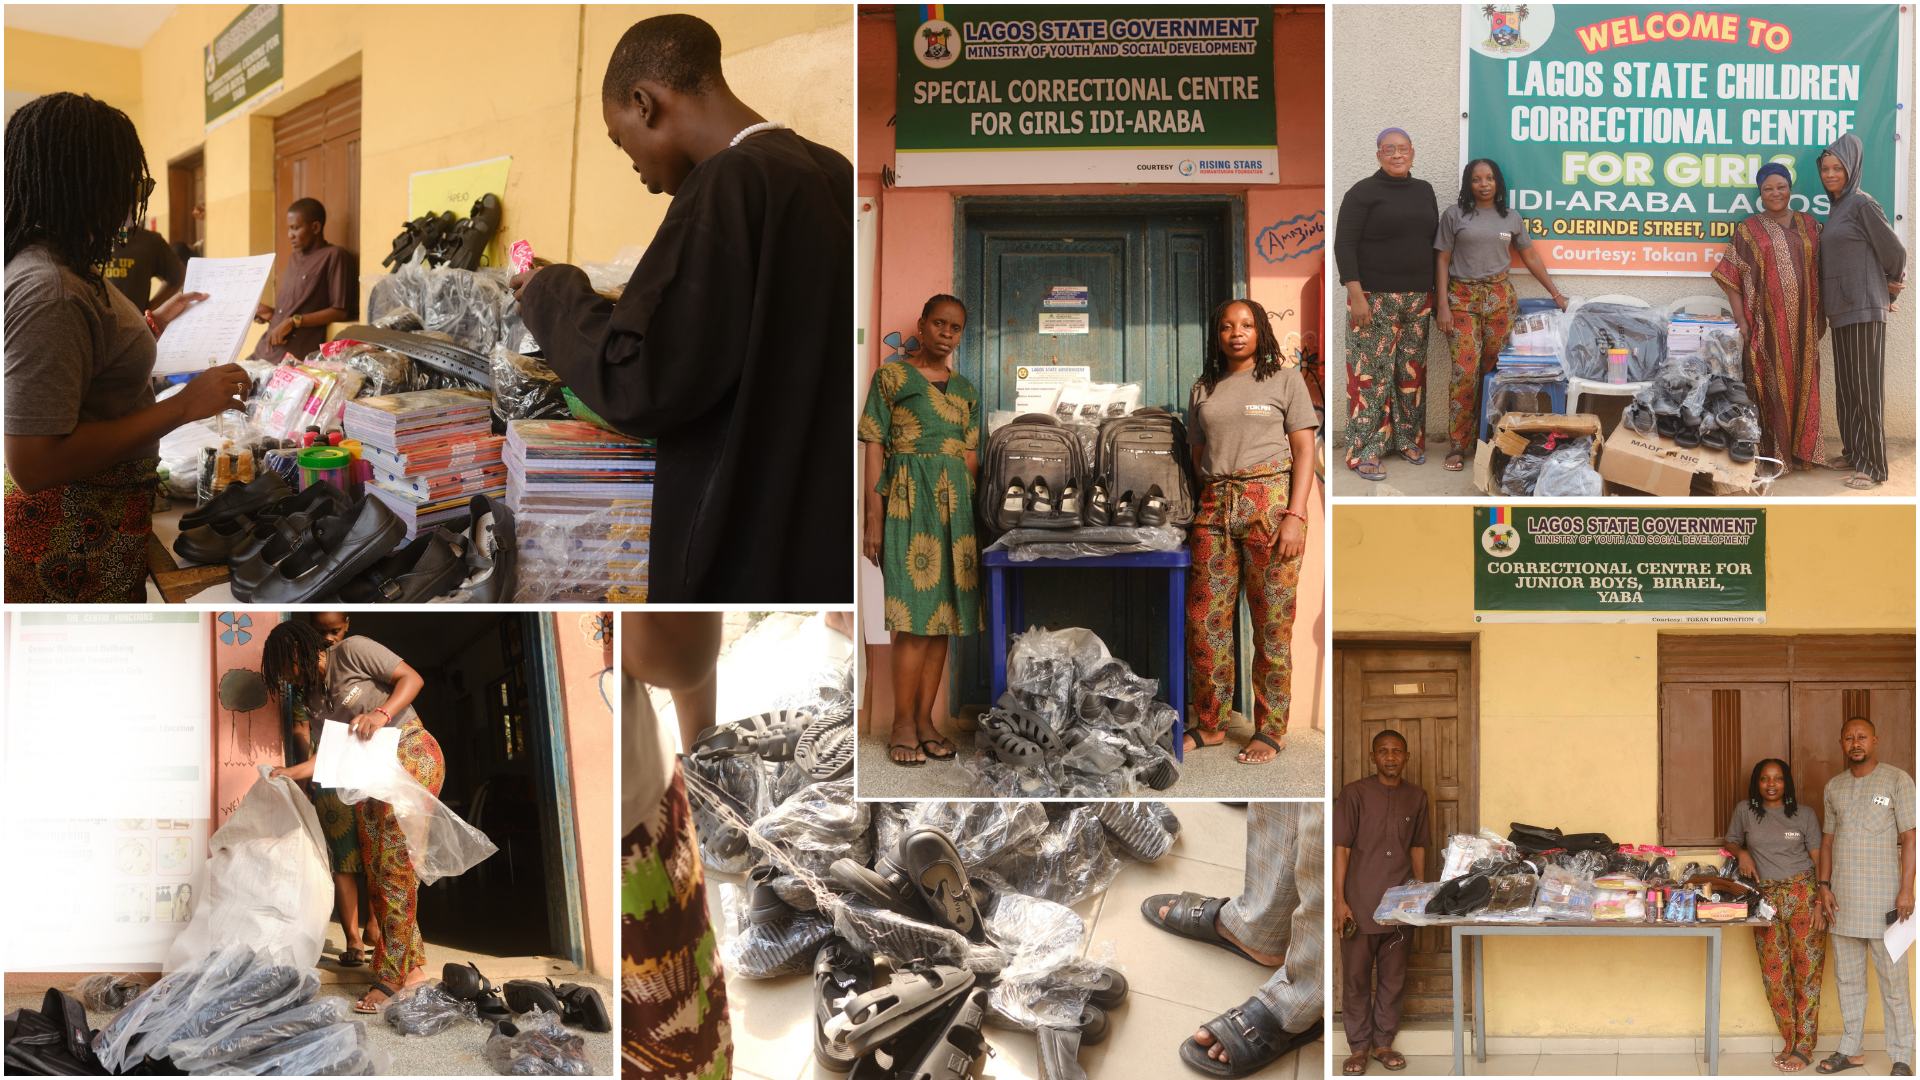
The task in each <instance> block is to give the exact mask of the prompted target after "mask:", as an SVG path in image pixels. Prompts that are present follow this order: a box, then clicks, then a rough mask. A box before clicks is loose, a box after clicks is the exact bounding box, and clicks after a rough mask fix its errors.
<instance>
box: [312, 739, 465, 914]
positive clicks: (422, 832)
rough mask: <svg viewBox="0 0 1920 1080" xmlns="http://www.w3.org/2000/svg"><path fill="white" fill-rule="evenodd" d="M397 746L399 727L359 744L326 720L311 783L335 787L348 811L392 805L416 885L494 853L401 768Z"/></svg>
mask: <svg viewBox="0 0 1920 1080" xmlns="http://www.w3.org/2000/svg"><path fill="white" fill-rule="evenodd" d="M399 745H400V729H399V728H394V727H386V728H381V729H380V730H379V731H376V732H374V735H373V738H371V739H368V740H365V741H364V742H363V741H362V740H360V739H358V738H355V737H354V736H353V735H352V733H350V732H349V731H348V730H347V725H345V724H342V723H340V722H339V721H337V720H329V721H327V722H326V724H325V727H324V729H323V731H322V734H321V736H320V749H319V752H318V753H316V754H315V755H314V757H315V763H314V778H315V781H316V782H317V783H319V784H320V785H321V786H323V787H333V788H338V789H339V792H340V801H341V802H343V803H346V804H348V805H349V806H351V805H353V804H355V803H359V802H362V801H364V800H366V799H377V800H379V801H380V802H383V803H386V804H388V805H390V806H392V807H393V813H394V817H395V818H396V819H398V821H399V824H400V832H401V833H402V834H403V835H404V836H405V837H406V839H407V855H408V859H409V861H410V862H412V863H413V871H414V874H415V875H416V876H418V878H419V879H420V884H422V885H431V884H433V883H434V882H436V881H439V880H440V879H441V878H445V877H457V876H459V875H461V874H464V873H466V872H467V871H468V870H469V869H471V868H472V867H474V866H475V865H477V864H479V863H480V862H481V860H483V859H486V858H487V857H488V856H490V855H492V854H493V853H494V852H495V851H498V850H499V849H498V848H496V847H494V845H493V841H491V840H489V839H487V837H486V834H485V833H482V832H481V831H480V830H479V829H476V828H474V827H473V826H472V825H469V824H467V823H466V822H465V821H463V820H461V818H460V815H458V814H456V813H454V812H453V811H452V810H450V809H448V807H447V805H446V804H445V803H443V802H441V801H440V800H439V799H438V798H435V797H434V794H433V792H431V791H428V790H427V789H426V788H425V787H424V786H422V785H421V783H420V781H418V780H415V779H414V778H413V774H411V773H409V772H407V770H406V769H405V768H403V767H402V766H401V764H400V756H399Z"/></svg>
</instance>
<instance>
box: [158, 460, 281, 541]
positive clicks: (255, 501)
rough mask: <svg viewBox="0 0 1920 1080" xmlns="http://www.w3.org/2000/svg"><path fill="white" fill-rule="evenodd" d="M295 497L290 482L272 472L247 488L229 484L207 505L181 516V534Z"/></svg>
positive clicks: (242, 485)
mask: <svg viewBox="0 0 1920 1080" xmlns="http://www.w3.org/2000/svg"><path fill="white" fill-rule="evenodd" d="M291 494H293V491H292V489H290V488H288V487H287V482H286V480H285V479H284V478H282V477H281V475H280V474H279V473H277V472H274V471H273V470H272V469H268V470H267V471H266V472H264V473H262V474H261V475H259V476H256V477H254V478H253V479H252V480H249V481H247V482H246V483H244V484H228V485H227V488H226V490H225V491H222V492H221V493H220V494H218V495H215V496H214V497H213V498H211V499H209V500H207V502H206V504H205V505H203V506H196V507H194V508H193V509H191V510H189V511H187V512H186V513H184V514H182V515H180V531H181V532H182V533H185V532H187V531H188V530H190V529H197V528H199V527H200V526H202V525H211V524H213V523H214V522H216V521H231V520H233V519H234V518H236V517H238V516H240V515H241V514H251V513H253V512H254V511H256V510H258V509H260V508H261V507H263V506H265V505H267V504H268V503H271V502H277V501H279V500H281V499H284V498H286V497H287V496H289V495H291Z"/></svg>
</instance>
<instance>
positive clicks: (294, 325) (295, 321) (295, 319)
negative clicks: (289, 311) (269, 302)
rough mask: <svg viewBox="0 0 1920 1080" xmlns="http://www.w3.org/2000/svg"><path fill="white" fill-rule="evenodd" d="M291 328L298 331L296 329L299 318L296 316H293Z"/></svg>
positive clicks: (298, 325)
mask: <svg viewBox="0 0 1920 1080" xmlns="http://www.w3.org/2000/svg"><path fill="white" fill-rule="evenodd" d="M293 328H294V329H295V330H298V329H300V316H298V315H295V316H294V317H293Z"/></svg>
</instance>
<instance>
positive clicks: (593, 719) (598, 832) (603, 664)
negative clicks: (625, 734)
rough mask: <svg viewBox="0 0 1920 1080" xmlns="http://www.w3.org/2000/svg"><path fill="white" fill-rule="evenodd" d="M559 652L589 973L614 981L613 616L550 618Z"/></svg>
mask: <svg viewBox="0 0 1920 1080" xmlns="http://www.w3.org/2000/svg"><path fill="white" fill-rule="evenodd" d="M549 617H550V618H552V619H553V636H554V640H555V641H556V642H558V643H559V652H560V657H559V660H560V700H561V706H562V707H563V708H565V709H566V713H567V757H568V772H569V774H570V775H571V776H572V777H573V822H574V829H575V831H576V833H577V834H578V841H577V842H578V853H579V859H580V888H581V891H582V893H583V894H584V896H585V897H586V907H587V918H586V923H587V927H586V929H587V966H588V967H589V968H590V969H591V970H592V971H593V972H594V973H595V974H598V975H607V976H611V975H612V974H613V973H614V971H615V970H616V969H617V967H618V965H619V937H618V935H619V924H618V923H617V922H616V921H615V916H614V905H613V873H614V858H613V849H614V841H615V837H614V835H613V829H614V823H613V759H614V757H615V755H614V752H613V747H614V730H613V711H612V710H611V709H609V708H608V707H607V702H608V701H609V700H611V699H612V697H613V696H614V695H615V694H617V693H618V692H619V691H618V690H617V689H616V683H617V677H616V676H615V675H613V674H610V673H609V674H606V675H605V678H606V679H607V680H608V681H607V685H606V688H605V693H604V695H603V693H602V687H601V678H602V673H603V672H610V669H611V668H612V667H613V616H612V615H611V614H609V613H607V612H591V611H557V612H554V613H552V614H551V615H550V616H549Z"/></svg>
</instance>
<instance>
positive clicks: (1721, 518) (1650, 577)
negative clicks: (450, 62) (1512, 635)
mask: <svg viewBox="0 0 1920 1080" xmlns="http://www.w3.org/2000/svg"><path fill="white" fill-rule="evenodd" d="M1473 609H1474V610H1473V621H1474V622H1477V623H1576V622H1578V623H1589V622H1591V623H1667V624H1673V625H1685V626H1715V625H1734V624H1763V623H1765V622H1766V621H1767V512H1766V511H1765V510H1759V509H1741V510H1667V509H1658V510H1624V511H1622V510H1587V509H1581V508H1578V507H1545V508H1540V509H1533V508H1528V507H1518V506H1476V507H1474V509H1473Z"/></svg>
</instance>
